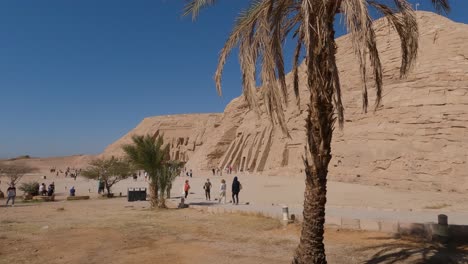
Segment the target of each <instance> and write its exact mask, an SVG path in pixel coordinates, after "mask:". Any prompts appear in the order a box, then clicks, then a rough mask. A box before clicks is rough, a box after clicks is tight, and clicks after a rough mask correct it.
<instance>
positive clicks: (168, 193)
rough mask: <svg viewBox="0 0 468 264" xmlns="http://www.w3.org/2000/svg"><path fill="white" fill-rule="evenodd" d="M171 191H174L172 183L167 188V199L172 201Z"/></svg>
mask: <svg viewBox="0 0 468 264" xmlns="http://www.w3.org/2000/svg"><path fill="white" fill-rule="evenodd" d="M171 189H172V183H170V184H169V185H168V186H167V189H166V192H167V194H166V199H170V198H171Z"/></svg>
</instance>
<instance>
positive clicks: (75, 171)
mask: <svg viewBox="0 0 468 264" xmlns="http://www.w3.org/2000/svg"><path fill="white" fill-rule="evenodd" d="M50 173H55V174H56V176H57V177H58V176H59V173H64V172H63V171H62V170H59V169H57V168H55V167H52V168H51V169H50ZM80 173H81V169H74V168H72V169H70V167H67V169H66V170H65V173H64V174H65V178H66V177H68V176H69V175H70V177H71V178H74V179H75V181H76V177H78V176H79V175H80Z"/></svg>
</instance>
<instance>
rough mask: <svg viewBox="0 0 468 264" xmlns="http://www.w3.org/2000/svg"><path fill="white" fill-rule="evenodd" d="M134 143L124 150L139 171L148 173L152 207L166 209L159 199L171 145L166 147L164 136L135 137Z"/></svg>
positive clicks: (124, 147) (133, 138) (125, 146)
mask: <svg viewBox="0 0 468 264" xmlns="http://www.w3.org/2000/svg"><path fill="white" fill-rule="evenodd" d="M132 141H133V144H132V145H124V146H123V147H122V149H123V150H124V152H125V153H126V154H127V157H128V159H129V160H130V161H131V162H132V163H133V164H134V165H135V167H136V168H137V169H141V170H144V171H146V173H148V176H149V178H150V185H149V186H150V188H149V189H150V196H151V206H152V207H153V208H155V207H160V208H164V207H165V204H164V201H162V202H163V203H162V204H161V201H160V199H159V189H160V188H159V184H160V179H159V178H160V177H159V176H160V173H161V168H162V167H163V164H164V162H166V161H168V160H169V145H166V146H164V141H163V137H162V136H158V137H157V138H156V137H153V136H150V135H146V136H133V137H132Z"/></svg>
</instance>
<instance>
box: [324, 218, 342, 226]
mask: <svg viewBox="0 0 468 264" xmlns="http://www.w3.org/2000/svg"><path fill="white" fill-rule="evenodd" d="M325 225H327V226H331V227H341V217H339V216H326V217H325Z"/></svg>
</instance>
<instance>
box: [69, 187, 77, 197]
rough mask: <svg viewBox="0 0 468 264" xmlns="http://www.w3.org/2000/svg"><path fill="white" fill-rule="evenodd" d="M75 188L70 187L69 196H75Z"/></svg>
mask: <svg viewBox="0 0 468 264" xmlns="http://www.w3.org/2000/svg"><path fill="white" fill-rule="evenodd" d="M75 192H76V190H75V186H72V187H71V189H70V196H75Z"/></svg>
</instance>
